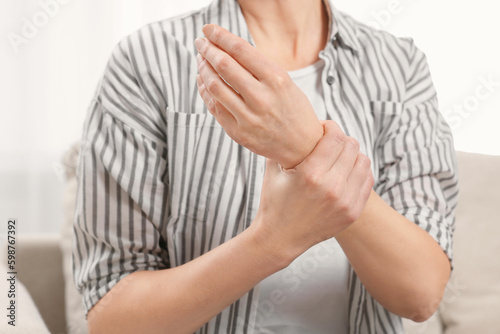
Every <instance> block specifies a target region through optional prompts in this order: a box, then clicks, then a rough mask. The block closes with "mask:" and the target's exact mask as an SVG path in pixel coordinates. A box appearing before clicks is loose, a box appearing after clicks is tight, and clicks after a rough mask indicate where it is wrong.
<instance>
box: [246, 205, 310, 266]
mask: <svg viewBox="0 0 500 334" xmlns="http://www.w3.org/2000/svg"><path fill="white" fill-rule="evenodd" d="M245 232H246V233H248V235H249V238H250V239H251V242H252V244H253V245H254V248H255V249H257V250H258V251H259V252H260V253H261V254H262V256H263V257H265V258H267V259H269V261H270V262H271V263H273V264H274V265H275V266H276V269H277V271H279V270H281V269H284V268H286V267H288V266H289V265H290V264H291V263H292V262H293V261H294V260H295V259H296V258H297V257H298V256H299V255H300V254H302V253H303V251H301V250H300V249H299V247H296V246H293V245H290V244H291V243H290V242H288V240H287V238H286V237H285V236H284V235H283V234H282V233H281V232H280V231H279V230H278V229H277V228H276V227H274V226H273V225H272V224H269V223H265V222H264V221H263V219H262V218H261V216H260V215H259V214H257V217H256V218H255V219H254V221H253V222H252V224H251V225H250V227H249V228H248V229H247V230H246V231H245Z"/></svg>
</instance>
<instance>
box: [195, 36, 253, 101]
mask: <svg viewBox="0 0 500 334" xmlns="http://www.w3.org/2000/svg"><path fill="white" fill-rule="evenodd" d="M195 44H196V48H197V49H198V51H199V52H200V54H201V55H202V56H203V58H204V59H206V60H207V61H208V62H209V63H210V65H211V66H212V68H213V69H214V70H215V71H216V72H217V73H218V74H219V75H220V76H221V77H222V78H224V80H225V81H226V83H227V84H229V85H230V86H231V87H232V88H234V89H235V90H236V91H237V92H238V93H239V94H241V95H242V96H243V98H244V99H245V100H246V99H247V98H248V96H247V94H245V93H246V92H248V91H255V90H256V87H255V86H256V85H259V84H260V83H259V81H258V80H257V79H256V78H255V77H254V76H253V75H252V74H251V73H250V72H248V70H247V69H246V68H244V67H243V66H241V65H240V64H239V63H238V62H237V61H236V60H234V58H233V57H231V56H230V55H228V54H227V53H226V52H224V51H222V50H221V49H219V48H218V47H217V46H215V45H214V44H212V43H210V42H209V41H208V40H207V39H206V38H197V39H196V40H195Z"/></svg>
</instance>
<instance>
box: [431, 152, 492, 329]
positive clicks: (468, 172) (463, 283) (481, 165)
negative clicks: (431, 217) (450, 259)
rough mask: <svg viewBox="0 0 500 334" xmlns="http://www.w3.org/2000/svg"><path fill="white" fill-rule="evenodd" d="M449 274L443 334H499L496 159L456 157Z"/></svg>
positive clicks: (477, 156) (463, 155)
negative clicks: (454, 218) (456, 184)
mask: <svg viewBox="0 0 500 334" xmlns="http://www.w3.org/2000/svg"><path fill="white" fill-rule="evenodd" d="M458 167H459V168H458V170H459V178H460V195H459V204H458V207H457V213H456V216H457V221H456V231H455V235H454V245H455V247H454V254H455V257H454V258H455V260H454V265H455V267H454V272H453V274H452V277H451V279H450V283H449V284H448V287H447V291H446V294H445V296H444V298H443V302H442V303H441V307H440V314H441V318H442V320H443V323H444V327H445V334H470V333H481V334H487V333H491V334H493V333H494V334H498V333H500V257H499V255H500V242H499V236H500V177H499V174H500V156H487V155H481V154H472V153H462V152H459V154H458Z"/></svg>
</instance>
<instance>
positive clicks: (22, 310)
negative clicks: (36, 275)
mask: <svg viewBox="0 0 500 334" xmlns="http://www.w3.org/2000/svg"><path fill="white" fill-rule="evenodd" d="M1 247H2V248H1V255H2V261H0V272H2V273H4V274H5V273H6V272H8V270H7V266H6V262H5V261H6V260H5V259H6V258H7V256H6V255H5V252H6V249H7V243H6V242H5V240H4V241H3V244H2V246H1ZM22 248H23V247H20V248H19V249H22ZM18 254H19V253H18ZM17 260H18V261H17V262H18V263H22V262H21V259H19V257H17ZM17 272H18V277H17V279H16V281H15V284H16V289H15V294H16V308H17V312H16V321H15V327H12V326H11V325H9V324H8V323H7V322H8V321H9V319H8V318H6V317H5V315H4V314H6V313H2V321H0V333H21V334H32V333H37V334H38V333H39V334H49V333H50V332H49V330H48V328H47V326H46V325H45V322H44V321H43V319H42V316H41V315H40V313H39V312H38V309H37V305H35V302H34V301H33V299H32V297H31V294H30V292H29V291H28V290H27V289H26V287H25V286H24V284H23V283H22V281H21V279H20V276H21V275H22V274H23V273H25V272H26V271H25V270H24V269H23V266H19V265H17ZM9 289H10V283H9V282H8V281H7V279H4V278H2V279H1V280H0V291H1V293H0V303H1V305H2V306H4V305H9V303H10V299H9V298H8V296H7V291H9Z"/></svg>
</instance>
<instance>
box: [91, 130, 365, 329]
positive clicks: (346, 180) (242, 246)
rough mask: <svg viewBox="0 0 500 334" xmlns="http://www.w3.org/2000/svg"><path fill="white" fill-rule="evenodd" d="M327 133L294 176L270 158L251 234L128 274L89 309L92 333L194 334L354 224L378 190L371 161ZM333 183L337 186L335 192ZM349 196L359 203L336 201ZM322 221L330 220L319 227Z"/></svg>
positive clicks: (347, 142) (333, 132) (338, 133)
mask: <svg viewBox="0 0 500 334" xmlns="http://www.w3.org/2000/svg"><path fill="white" fill-rule="evenodd" d="M324 132H325V136H324V137H323V138H322V139H321V141H320V142H319V143H318V144H317V146H316V147H315V149H314V150H313V152H312V153H311V154H310V155H309V156H308V157H307V158H306V159H305V160H304V161H303V162H302V163H301V164H300V165H299V166H297V167H296V168H295V169H294V170H293V171H288V172H286V173H284V172H282V170H281V168H280V167H279V166H278V164H277V163H275V162H273V161H271V160H268V161H267V168H266V173H265V178H264V184H263V190H262V196H261V204H260V206H259V211H258V213H257V216H256V218H255V220H254V221H253V223H252V225H251V226H250V227H249V228H248V229H246V230H245V231H244V232H242V233H241V234H239V235H238V236H237V237H235V238H233V239H231V240H230V241H228V242H226V243H224V244H222V245H221V246H219V247H217V248H215V249H213V250H212V251H210V252H208V253H206V254H204V255H202V256H200V257H199V258H197V259H195V260H193V261H191V262H188V263H186V264H185V265H182V266H179V267H176V268H172V269H164V270H158V271H139V272H135V273H132V274H130V275H129V276H127V277H126V278H125V279H123V280H121V281H120V282H118V284H117V285H115V286H114V287H113V288H112V289H111V291H109V292H108V293H107V294H106V295H105V296H104V298H102V299H101V300H100V301H99V302H98V304H97V305H96V306H95V307H94V308H93V309H92V310H91V311H90V313H89V317H88V319H89V328H90V331H91V332H93V333H114V332H116V333H137V332H148V333H156V332H158V333H164V332H165V330H166V329H168V331H169V332H172V333H190V332H193V331H195V330H196V329H198V328H199V327H200V326H202V325H203V324H204V323H206V322H207V321H208V320H210V319H211V318H212V317H213V316H215V315H216V314H218V313H219V312H221V311H222V310H223V309H224V308H226V307H227V306H229V305H230V304H232V303H233V302H234V301H236V300H237V299H239V298H240V297H241V296H242V295H243V294H245V293H246V292H248V291H249V290H250V289H251V288H252V287H254V286H255V285H256V284H257V283H259V282H260V281H261V280H262V279H264V278H265V277H267V276H269V275H271V274H273V273H275V272H276V271H279V270H281V269H283V268H285V267H286V266H288V265H289V264H290V263H291V262H292V261H293V260H294V259H295V258H296V257H297V256H299V255H300V254H302V253H303V252H304V251H306V250H307V249H308V248H310V247H311V246H313V245H314V244H316V243H317V242H320V241H323V240H326V239H329V238H331V237H333V236H334V235H335V234H337V233H338V232H339V231H341V230H343V229H345V228H346V227H347V226H349V225H350V224H352V223H353V221H354V220H355V219H356V218H357V217H358V216H359V215H360V213H361V210H362V209H363V207H364V204H365V203H366V200H367V198H368V196H369V193H370V189H371V187H372V185H373V178H371V172H370V168H369V166H370V164H369V161H367V160H366V159H364V158H363V157H359V156H358V147H357V146H356V145H355V143H354V142H353V141H350V140H344V139H345V138H344V136H343V134H342V133H341V131H340V128H338V126H337V125H336V124H335V123H334V122H328V123H325V130H324ZM326 152H330V153H331V154H329V155H327V154H325V153H326ZM312 175H313V176H314V177H311V176H312ZM333 184H336V185H339V186H338V187H335V188H333V189H332V187H331V186H330V185H333ZM342 184H346V185H347V186H346V187H343V186H340V185H342ZM346 197H348V198H354V197H355V198H356V200H353V201H351V202H350V203H346V202H345V201H342V200H339V199H341V198H346ZM324 217H329V219H328V223H327V224H317V222H318V221H321V220H322V219H324Z"/></svg>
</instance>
